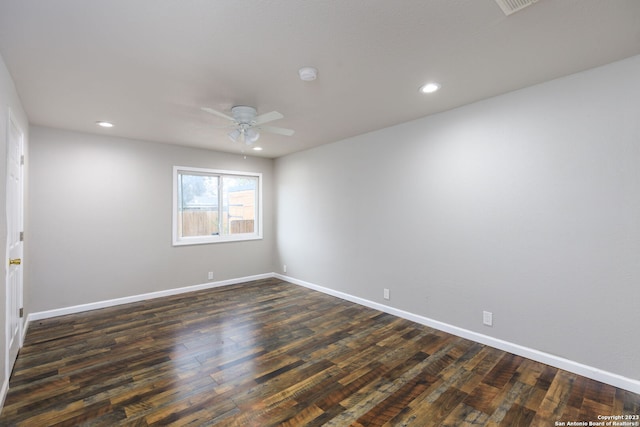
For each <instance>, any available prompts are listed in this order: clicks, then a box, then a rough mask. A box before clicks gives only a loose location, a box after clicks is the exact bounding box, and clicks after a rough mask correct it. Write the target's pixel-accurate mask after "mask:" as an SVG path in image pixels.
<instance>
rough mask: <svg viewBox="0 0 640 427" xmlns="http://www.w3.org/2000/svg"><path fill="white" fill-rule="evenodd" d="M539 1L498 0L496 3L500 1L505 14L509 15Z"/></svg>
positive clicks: (499, 4) (499, 3)
mask: <svg viewBox="0 0 640 427" xmlns="http://www.w3.org/2000/svg"><path fill="white" fill-rule="evenodd" d="M537 1H538V0H496V3H498V6H500V9H502V11H503V12H504V14H505V15H507V16H509V15H511V14H513V13H516V12H517V11H519V10H522V9H524V8H525V7H528V6H531V5H532V4H534V3H536V2H537Z"/></svg>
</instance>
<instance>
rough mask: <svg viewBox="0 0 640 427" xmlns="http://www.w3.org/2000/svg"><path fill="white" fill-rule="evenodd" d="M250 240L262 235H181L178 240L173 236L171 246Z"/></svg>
mask: <svg viewBox="0 0 640 427" xmlns="http://www.w3.org/2000/svg"><path fill="white" fill-rule="evenodd" d="M250 240H262V235H257V234H251V235H238V236H212V237H183V238H182V239H179V240H178V239H175V238H174V239H173V246H191V245H210V244H215V243H229V242H246V241H250Z"/></svg>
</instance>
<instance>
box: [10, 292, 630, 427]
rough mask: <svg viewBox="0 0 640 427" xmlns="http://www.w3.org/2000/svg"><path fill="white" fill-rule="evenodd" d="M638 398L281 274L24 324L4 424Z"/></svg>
mask: <svg viewBox="0 0 640 427" xmlns="http://www.w3.org/2000/svg"><path fill="white" fill-rule="evenodd" d="M638 413H640V395H638V394H634V393H630V392H628V391H625V390H621V389H616V388H615V387H612V386H609V385H606V384H602V383H599V382H596V381H593V380H589V379H587V378H584V377H580V376H578V375H575V374H571V373H569V372H565V371H562V370H559V369H557V368H553V367H550V366H547V365H544V364H540V363H537V362H534V361H531V360H527V359H524V358H522V357H520V356H516V355H513V354H509V353H506V352H504V351H500V350H497V349H495V348H491V347H487V346H484V345H481V344H478V343H474V342H471V341H468V340H465V339H462V338H459V337H456V336H453V335H450V334H447V333H444V332H442V331H437V330H434V329H431V328H428V327H426V326H422V325H418V324H416V323H413V322H410V321H408V320H406V319H401V318H398V317H395V316H392V315H390V314H387V313H382V312H379V311H376V310H373V309H369V308H366V307H363V306H359V305H356V304H353V303H350V302H347V301H344V300H341V299H338V298H334V297H331V296H328V295H325V294H322V293H319V292H316V291H312V290H309V289H306V288H302V287H299V286H296V285H293V284H290V283H286V282H283V281H281V280H279V279H264V280H258V281H253V282H248V283H243V284H237V285H231V286H225V287H221V288H215V289H209V290H203V291H198V292H193V293H189V294H181V295H174V296H169V297H165V298H159V299H154V300H150V301H141V302H137V303H133V304H127V305H122V306H117V307H109V308H106V309H102V310H95V311H91V312H86V313H77V314H73V315H68V316H61V317H58V318H53V319H46V320H41V321H38V322H34V323H33V324H32V325H31V326H30V328H29V331H28V332H27V335H26V339H25V345H24V347H23V348H22V349H21V351H20V354H19V356H18V360H17V361H16V364H15V368H14V371H13V374H12V376H11V379H10V388H9V392H8V394H7V397H6V400H5V404H4V407H3V409H2V413H1V414H0V425H2V426H5V425H6V426H29V427H32V426H37V427H41V426H42V427H46V426H109V427H111V426H145V427H148V426H157V425H174V426H242V427H247V426H258V427H265V426H296V427H297V426H339V427H344V426H349V425H351V426H417V427H426V426H438V427H443V426H456V427H458V426H510V427H511V426H552V425H554V423H555V422H556V421H567V420H571V421H587V422H588V421H596V420H597V418H596V417H597V416H598V415H601V414H615V415H625V414H626V415H637V414H638Z"/></svg>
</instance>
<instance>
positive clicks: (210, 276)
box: [207, 271, 213, 280]
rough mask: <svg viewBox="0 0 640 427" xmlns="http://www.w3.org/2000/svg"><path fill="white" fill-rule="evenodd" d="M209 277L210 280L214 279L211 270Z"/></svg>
mask: <svg viewBox="0 0 640 427" xmlns="http://www.w3.org/2000/svg"><path fill="white" fill-rule="evenodd" d="M207 278H208V279H209V280H213V271H210V272H209V275H208V276H207Z"/></svg>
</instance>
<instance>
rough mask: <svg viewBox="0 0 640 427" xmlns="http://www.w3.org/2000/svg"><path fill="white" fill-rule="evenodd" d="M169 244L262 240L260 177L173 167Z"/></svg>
mask: <svg viewBox="0 0 640 427" xmlns="http://www.w3.org/2000/svg"><path fill="white" fill-rule="evenodd" d="M173 198H174V203H173V204H174V209H173V218H174V219H173V244H174V245H192V244H202V243H216V242H228V241H238V240H254V239H261V238H262V213H261V199H262V174H259V173H247V172H233V171H222V170H215V169H202V168H190V167H179V166H176V167H174V197H173Z"/></svg>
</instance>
